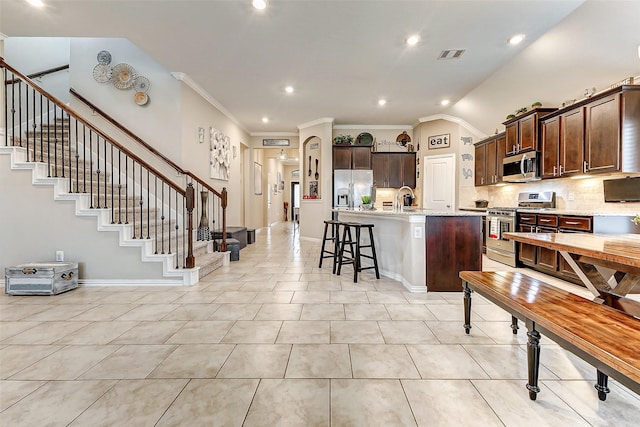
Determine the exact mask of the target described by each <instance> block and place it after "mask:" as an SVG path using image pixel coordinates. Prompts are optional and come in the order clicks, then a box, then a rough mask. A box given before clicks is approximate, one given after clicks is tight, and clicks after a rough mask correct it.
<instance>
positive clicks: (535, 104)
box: [531, 101, 542, 108]
mask: <svg viewBox="0 0 640 427" xmlns="http://www.w3.org/2000/svg"><path fill="white" fill-rule="evenodd" d="M538 107H542V102H540V101H536V102H534V103H533V104H531V108H538Z"/></svg>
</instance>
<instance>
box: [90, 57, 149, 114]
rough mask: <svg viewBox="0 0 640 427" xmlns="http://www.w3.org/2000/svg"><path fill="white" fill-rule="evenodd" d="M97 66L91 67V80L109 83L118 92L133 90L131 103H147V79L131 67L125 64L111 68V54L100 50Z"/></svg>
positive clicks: (140, 104)
mask: <svg viewBox="0 0 640 427" xmlns="http://www.w3.org/2000/svg"><path fill="white" fill-rule="evenodd" d="M97 59H98V64H97V65H96V66H95V67H93V71H92V74H93V79H94V80H95V81H96V82H98V83H111V84H112V85H113V87H115V88H116V89H119V90H130V89H133V90H134V94H133V102H135V103H136V105H139V106H141V107H142V106H144V105H147V104H148V103H149V93H148V92H149V87H151V84H150V83H149V79H148V78H146V77H144V76H141V75H139V74H138V72H137V71H136V70H135V68H133V66H131V65H129V64H125V63H120V64H116V65H114V66H113V67H112V66H111V53H109V52H108V51H106V50H101V51H100V52H98V55H97Z"/></svg>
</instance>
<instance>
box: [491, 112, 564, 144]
mask: <svg viewBox="0 0 640 427" xmlns="http://www.w3.org/2000/svg"><path fill="white" fill-rule="evenodd" d="M555 110H557V108H536V109H534V110H531V111H529V112H528V113H524V114H522V115H520V116H518V117H516V118H513V119H510V120H507V121H506V122H504V123H503V124H504V125H505V127H506V138H505V153H506V155H507V156H510V155H513V154H518V153H523V152H525V151H533V150H537V149H538V134H539V128H540V119H541V118H542V117H544V116H546V115H547V114H550V113H552V112H553V111H555Z"/></svg>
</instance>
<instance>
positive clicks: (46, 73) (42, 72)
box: [4, 64, 69, 85]
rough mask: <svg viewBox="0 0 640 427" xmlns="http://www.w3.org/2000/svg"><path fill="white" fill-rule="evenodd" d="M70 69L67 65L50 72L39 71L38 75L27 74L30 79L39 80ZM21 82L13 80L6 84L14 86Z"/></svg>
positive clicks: (6, 81) (49, 70)
mask: <svg viewBox="0 0 640 427" xmlns="http://www.w3.org/2000/svg"><path fill="white" fill-rule="evenodd" d="M68 69H69V64H66V65H61V66H59V67H54V68H49V69H48V70H44V71H38V72H37V73H31V74H27V77H29V78H30V79H37V78H38V77H42V76H46V75H48V74H53V73H57V72H58V71H62V70H68ZM20 81H21V80H20V79H11V80H5V82H4V83H5V84H7V85H12V84H15V83H18V82H20Z"/></svg>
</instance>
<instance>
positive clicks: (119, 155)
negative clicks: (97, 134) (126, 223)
mask: <svg viewBox="0 0 640 427" xmlns="http://www.w3.org/2000/svg"><path fill="white" fill-rule="evenodd" d="M125 209H126V206H125ZM118 224H122V151H121V150H118Z"/></svg>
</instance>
